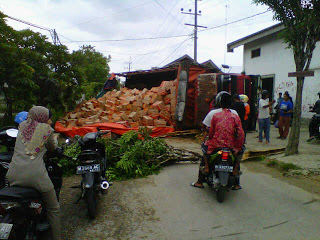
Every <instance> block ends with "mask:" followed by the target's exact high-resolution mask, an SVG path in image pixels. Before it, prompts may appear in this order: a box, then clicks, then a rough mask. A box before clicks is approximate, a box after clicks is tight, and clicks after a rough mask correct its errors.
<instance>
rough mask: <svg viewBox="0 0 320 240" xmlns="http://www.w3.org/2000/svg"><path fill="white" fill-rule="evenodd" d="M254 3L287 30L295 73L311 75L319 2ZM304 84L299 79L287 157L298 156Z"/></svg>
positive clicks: (319, 31)
mask: <svg viewBox="0 0 320 240" xmlns="http://www.w3.org/2000/svg"><path fill="white" fill-rule="evenodd" d="M253 2H254V3H256V4H262V5H266V6H269V8H270V9H271V10H272V11H273V12H274V19H276V20H278V21H280V22H282V23H283V25H284V27H285V29H284V30H283V31H282V32H281V33H280V36H281V37H282V38H283V39H284V42H285V43H287V44H288V48H290V49H292V51H293V56H294V62H295V65H296V71H297V72H300V71H308V70H309V67H310V63H311V60H312V55H313V51H314V49H315V48H316V42H317V41H318V40H319V39H320V2H319V1H318V0H304V1H300V0H253ZM303 84H304V77H297V91H296V100H295V104H294V109H293V122H292V128H291V132H290V136H289V142H288V145H287V147H286V150H285V154H286V155H293V154H297V153H298V147H299V138H300V127H301V104H302V92H303Z"/></svg>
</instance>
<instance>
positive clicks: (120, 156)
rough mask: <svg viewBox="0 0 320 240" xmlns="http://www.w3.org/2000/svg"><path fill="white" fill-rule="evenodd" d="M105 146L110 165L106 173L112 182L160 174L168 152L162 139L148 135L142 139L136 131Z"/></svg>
mask: <svg viewBox="0 0 320 240" xmlns="http://www.w3.org/2000/svg"><path fill="white" fill-rule="evenodd" d="M143 131H144V130H143ZM143 133H144V134H145V131H144V132H143ZM140 134H141V133H140ZM105 146H106V159H107V165H108V170H107V172H106V173H107V176H108V178H109V179H110V180H123V179H129V178H137V177H144V176H147V175H150V174H154V173H158V172H159V170H160V169H161V166H160V162H161V160H163V158H164V156H165V154H166V152H167V145H166V143H165V142H164V141H163V140H162V139H158V138H150V137H149V136H146V135H145V138H144V139H142V138H139V133H137V132H135V131H129V132H127V133H125V134H123V135H122V137H121V138H120V139H118V140H107V141H105Z"/></svg>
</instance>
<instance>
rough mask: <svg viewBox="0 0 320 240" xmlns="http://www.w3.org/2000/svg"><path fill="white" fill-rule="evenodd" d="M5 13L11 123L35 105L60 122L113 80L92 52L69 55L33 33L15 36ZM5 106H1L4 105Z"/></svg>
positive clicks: (0, 71)
mask: <svg viewBox="0 0 320 240" xmlns="http://www.w3.org/2000/svg"><path fill="white" fill-rule="evenodd" d="M5 17H6V16H5V15H4V14H3V13H2V12H0V93H2V94H3V95H4V100H5V105H6V106H5V108H4V109H1V110H4V112H5V121H3V123H2V124H10V123H12V120H13V116H12V115H13V113H14V112H19V111H23V110H28V109H30V107H31V106H32V105H42V106H45V107H48V108H49V109H50V110H51V111H52V112H53V113H54V115H55V117H56V118H58V117H60V116H61V115H63V114H64V112H65V111H70V110H71V109H73V108H74V106H75V104H76V102H77V101H78V100H79V99H80V98H81V95H82V94H84V93H85V94H86V95H87V96H88V97H92V96H95V95H96V94H97V93H98V92H99V91H100V90H101V88H102V86H103V84H104V82H105V81H106V80H107V77H108V73H109V66H108V62H109V61H110V56H109V57H108V58H106V57H104V56H103V55H102V54H101V53H99V52H97V51H95V49H94V48H93V47H91V46H83V47H82V48H81V49H80V50H78V51H75V52H73V53H72V54H70V53H69V50H68V48H67V47H66V46H64V45H54V44H52V43H50V42H49V41H48V39H47V37H46V36H43V35H41V34H40V33H35V32H33V31H31V30H21V31H15V30H14V29H13V28H11V27H10V26H8V25H7V24H6V22H5V20H4V19H5ZM0 106H1V105H0Z"/></svg>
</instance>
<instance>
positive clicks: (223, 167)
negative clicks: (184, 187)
mask: <svg viewBox="0 0 320 240" xmlns="http://www.w3.org/2000/svg"><path fill="white" fill-rule="evenodd" d="M236 162H237V161H236V156H234V154H233V153H232V151H231V149H229V148H221V149H217V150H216V151H215V152H214V153H212V154H211V157H210V160H209V173H208V174H206V175H205V181H206V183H207V184H208V185H209V186H210V187H212V188H213V189H215V190H216V192H217V200H218V202H220V203H222V202H223V201H224V199H225V194H226V191H228V190H229V189H230V188H232V186H233V185H235V183H236V177H237V176H235V175H234V174H233V172H234V168H237V167H238V166H236Z"/></svg>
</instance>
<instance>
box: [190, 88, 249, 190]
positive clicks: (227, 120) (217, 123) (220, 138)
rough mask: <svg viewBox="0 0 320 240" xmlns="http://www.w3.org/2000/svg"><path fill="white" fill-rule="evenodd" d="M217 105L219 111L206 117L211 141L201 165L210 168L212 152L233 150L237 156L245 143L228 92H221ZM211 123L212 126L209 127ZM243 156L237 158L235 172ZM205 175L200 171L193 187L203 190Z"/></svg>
mask: <svg viewBox="0 0 320 240" xmlns="http://www.w3.org/2000/svg"><path fill="white" fill-rule="evenodd" d="M217 104H218V105H220V106H221V108H219V109H215V110H212V111H210V112H209V113H208V115H207V116H206V117H205V119H204V121H203V124H204V125H206V126H207V127H209V140H207V141H206V143H205V145H206V146H207V153H206V154H204V161H203V162H202V163H201V165H203V164H204V165H205V166H206V168H207V166H208V163H207V161H208V159H209V156H208V155H210V154H211V153H212V152H214V150H215V149H217V148H231V149H232V150H233V151H234V154H235V155H238V153H239V152H241V151H242V147H243V143H244V132H243V129H242V124H241V120H240V118H239V116H238V114H237V112H235V111H234V110H231V109H230V106H231V96H230V94H229V93H227V92H220V93H219V94H218V95H217ZM209 123H210V125H209ZM241 156H242V154H241V155H240V156H237V159H238V161H237V163H236V167H235V168H234V169H235V170H238V168H239V166H240V160H241ZM203 182H204V174H203V173H202V171H201V170H199V177H198V181H197V182H193V183H191V186H193V187H198V188H203ZM234 189H235V190H238V189H241V186H240V185H239V183H237V184H236V185H235V187H234Z"/></svg>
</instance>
